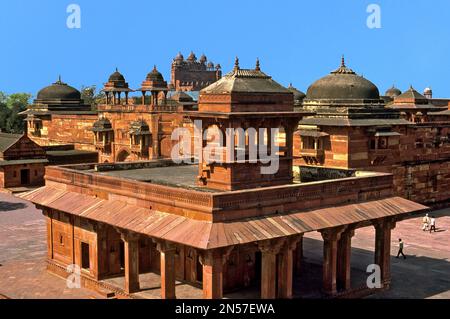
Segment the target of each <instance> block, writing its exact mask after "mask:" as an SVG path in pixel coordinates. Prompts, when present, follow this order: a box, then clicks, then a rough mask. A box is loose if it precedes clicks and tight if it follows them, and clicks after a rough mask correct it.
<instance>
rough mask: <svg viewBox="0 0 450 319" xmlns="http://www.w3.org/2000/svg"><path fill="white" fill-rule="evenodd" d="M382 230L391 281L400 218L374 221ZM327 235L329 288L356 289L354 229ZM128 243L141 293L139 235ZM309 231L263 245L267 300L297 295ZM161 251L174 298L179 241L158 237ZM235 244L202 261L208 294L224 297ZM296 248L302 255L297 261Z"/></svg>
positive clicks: (132, 279) (379, 239)
mask: <svg viewBox="0 0 450 319" xmlns="http://www.w3.org/2000/svg"><path fill="white" fill-rule="evenodd" d="M374 226H375V230H376V236H375V237H376V239H375V263H376V264H377V265H379V266H380V268H381V279H382V282H383V283H384V284H385V285H386V284H389V281H390V247H391V230H392V229H393V228H394V227H395V222H393V221H391V220H387V219H384V220H381V221H377V222H375V223H374ZM321 234H322V237H323V240H324V241H323V290H324V293H325V294H327V295H335V294H336V293H337V291H338V289H340V290H349V289H350V288H351V279H350V276H351V272H350V259H351V238H352V237H353V236H354V229H353V228H351V227H336V228H328V229H325V230H322V231H321ZM121 236H122V240H123V241H124V246H125V291H126V292H127V293H133V292H137V291H139V288H140V287H139V244H138V243H139V236H138V235H137V234H133V233H130V232H121ZM302 239H303V234H300V235H298V236H291V237H285V238H280V239H274V240H267V241H263V242H260V243H258V248H259V250H260V251H261V298H262V299H274V298H291V297H292V296H293V274H294V268H296V269H297V270H298V269H299V268H300V262H301V255H302ZM156 243H157V250H158V251H159V252H160V254H161V297H162V298H163V299H174V298H176V294H175V281H176V278H175V252H176V248H175V245H173V244H170V243H168V242H165V241H156ZM232 249H233V247H227V248H223V249H216V250H210V251H205V252H204V253H203V254H201V257H200V261H201V264H202V266H203V297H204V298H205V299H221V298H223V269H224V264H225V262H226V261H227V259H228V256H229V255H230V253H231V251H232ZM294 251H296V256H297V258H295V260H294Z"/></svg>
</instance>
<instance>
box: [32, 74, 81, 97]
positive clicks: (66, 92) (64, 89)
mask: <svg viewBox="0 0 450 319" xmlns="http://www.w3.org/2000/svg"><path fill="white" fill-rule="evenodd" d="M37 99H38V100H81V93H80V91H78V90H77V89H75V88H73V87H71V86H70V85H67V84H66V83H63V82H62V81H61V79H59V80H58V81H56V82H55V83H53V84H52V85H50V86H47V87H45V88H43V89H42V90H40V91H39V92H38V94H37Z"/></svg>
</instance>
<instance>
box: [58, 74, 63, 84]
mask: <svg viewBox="0 0 450 319" xmlns="http://www.w3.org/2000/svg"><path fill="white" fill-rule="evenodd" d="M61 82H62V80H61V74H60V75H58V83H61Z"/></svg>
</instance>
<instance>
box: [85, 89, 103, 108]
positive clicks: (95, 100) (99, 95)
mask: <svg viewBox="0 0 450 319" xmlns="http://www.w3.org/2000/svg"><path fill="white" fill-rule="evenodd" d="M81 98H82V99H83V100H84V103H86V104H90V105H91V108H92V110H93V111H95V110H97V105H99V104H100V103H102V100H103V99H104V98H105V93H103V92H97V87H96V86H95V85H91V86H84V85H83V86H82V87H81Z"/></svg>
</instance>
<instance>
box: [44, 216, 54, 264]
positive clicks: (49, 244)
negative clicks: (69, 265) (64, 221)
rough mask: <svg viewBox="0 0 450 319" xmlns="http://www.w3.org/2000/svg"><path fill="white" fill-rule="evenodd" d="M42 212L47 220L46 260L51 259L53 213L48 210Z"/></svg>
mask: <svg viewBox="0 0 450 319" xmlns="http://www.w3.org/2000/svg"><path fill="white" fill-rule="evenodd" d="M43 212H44V215H45V216H46V220H47V258H48V259H53V213H52V211H51V210H50V209H49V208H45V209H43Z"/></svg>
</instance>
